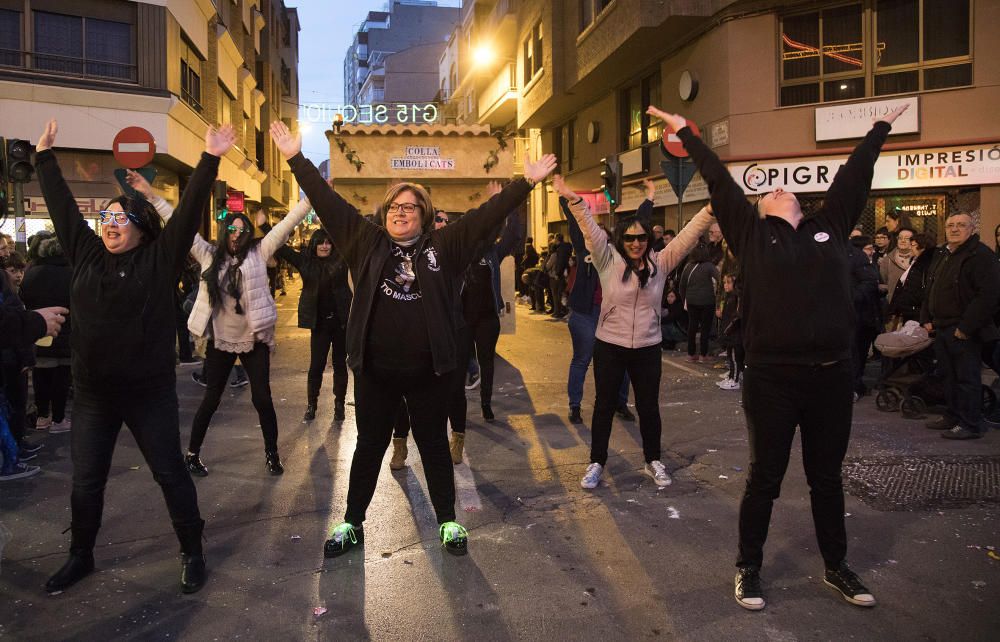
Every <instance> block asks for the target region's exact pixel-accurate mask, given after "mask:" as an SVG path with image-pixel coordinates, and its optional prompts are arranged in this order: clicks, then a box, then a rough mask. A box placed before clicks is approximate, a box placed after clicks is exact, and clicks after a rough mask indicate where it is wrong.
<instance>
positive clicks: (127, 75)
mask: <svg viewBox="0 0 1000 642" xmlns="http://www.w3.org/2000/svg"><path fill="white" fill-rule="evenodd" d="M33 15H34V34H33V39H34V42H35V49H34V52H33V59H34V63H33V64H34V68H35V69H38V70H42V71H51V72H56V73H62V74H71V75H75V76H90V77H98V78H111V79H114V80H124V81H128V82H134V81H135V80H136V66H135V64H133V59H134V52H133V41H132V40H133V39H132V25H130V24H128V23H124V22H114V21H111V20H99V19H97V18H83V17H80V16H67V15H63V14H59V13H49V12H46V11H35V12H34V13H33Z"/></svg>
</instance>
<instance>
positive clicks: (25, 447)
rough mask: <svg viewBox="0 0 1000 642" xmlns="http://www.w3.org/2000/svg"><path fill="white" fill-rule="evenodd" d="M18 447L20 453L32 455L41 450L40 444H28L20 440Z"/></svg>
mask: <svg viewBox="0 0 1000 642" xmlns="http://www.w3.org/2000/svg"><path fill="white" fill-rule="evenodd" d="M18 447H19V448H20V450H21V452H24V453H29V454H32V453H37V452H38V451H39V450H41V449H42V444H31V443H28V441H27V440H25V439H22V440H21V443H20V444H19V445H18Z"/></svg>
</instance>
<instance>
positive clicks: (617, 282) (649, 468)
mask: <svg viewBox="0 0 1000 642" xmlns="http://www.w3.org/2000/svg"><path fill="white" fill-rule="evenodd" d="M552 186H553V187H554V188H555V189H556V191H557V192H559V195H560V196H562V197H563V198H565V199H566V201H567V202H568V203H569V208H570V211H571V212H572V214H573V217H574V218H576V221H577V223H579V224H580V230H581V232H583V239H584V242H585V244H586V246H587V249H588V250H589V251H590V258H591V261H592V265H593V266H594V268H595V269H596V270H597V274H598V276H599V278H600V280H601V316H600V319H599V320H598V322H597V330H596V332H595V333H594V334H595V337H596V338H595V341H594V388H595V392H596V398H595V400H594V417H593V420H592V421H591V443H590V465H589V466H588V467H587V470H586V472H585V473H584V475H583V479H582V480H580V486H582V487H583V488H588V489H590V488H597V486H598V484H600V481H601V475H602V474H603V472H604V466H605V465H606V463H607V459H608V442H609V441H610V439H611V420H612V418H613V417H614V414H615V409H617V408H618V405H619V400H618V399H619V394H620V390H621V386H622V379H623V378H624V376H625V374H626V373H628V376H629V379H630V380H631V381H632V390H633V391H634V392H635V409H636V411H637V412H638V415H639V432H640V433H641V434H642V451H643V456H644V458H645V460H646V466H645V471H646V474H647V475H649V476H650V477H652V478H653V481H654V482H655V483H656V485H657V486H660V487H663V486H667V485H669V484H670V483H671V482H672V480H671V479H670V475H669V474H668V473H667V469H666V466H664V465H663V462H662V461H660V433H661V430H662V426H661V423H660V402H659V397H660V375H661V374H662V368H663V364H662V362H661V360H660V359H661V357H660V343H661V342H662V341H663V336H662V331H661V330H660V314H661V312H662V309H661V304H660V302H661V301H662V299H663V287H664V285H665V284H666V282H667V275H668V274H670V272H671V271H673V270H674V269H675V268H676V267H677V265H678V264H679V263H680V262H681V259H683V258H684V257H685V256H686V255H687V253H688V252H690V251H691V249H692V248H693V247H695V246H696V245H697V244H698V238H699V237H700V236H701V235H702V234H704V233H705V232H707V231H708V228H709V227H710V226H711V225H712V223H713V222H714V220H715V219H714V218H713V217H712V213H711V209H710V208H708V207H706V208H703V209H702V210H701V211H700V212H698V213H697V214H695V215H694V218H693V219H691V221H690V222H689V223H688V224H687V225H685V226H684V229H682V230H681V231H680V234H678V235H677V238H675V239H674V240H673V241H671V242H670V244H668V245H667V246H666V247H665V248H664V249H663V250H661V251H659V252H653V251H651V248H650V245H651V242H652V240H653V228H652V224H651V223H650V221H649V219H648V217H646V216H644V215H641V214H639V213H635V214H631V215H626V216H622V217H620V218H619V220H618V222H617V224H616V225H615V231H614V236H613V240H612V242H610V243H609V242H608V235H607V233H606V232H605V231H604V230H603V229H601V227H600V226H599V225H598V224H597V221H595V220H594V216H593V215H592V214H591V212H590V207H589V206H588V205H587V202H586V201H585V200H583V198H582V197H580V196H579V195H577V194H576V193H575V192H574V191H573V190H571V189H570V188H569V187H567V186H566V183H565V182H563V178H562V176H556V177H555V180H554V181H553V182H552Z"/></svg>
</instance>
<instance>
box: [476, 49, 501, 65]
mask: <svg viewBox="0 0 1000 642" xmlns="http://www.w3.org/2000/svg"><path fill="white" fill-rule="evenodd" d="M496 59H497V54H496V52H495V51H494V50H493V47H492V46H490V45H488V44H480V45H479V46H477V47H476V48H475V49H473V51H472V64H473V65H475V66H476V67H480V68H483V67H489V66H490V65H492V64H493V62H494V61H496Z"/></svg>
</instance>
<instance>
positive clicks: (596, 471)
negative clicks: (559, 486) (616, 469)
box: [580, 462, 604, 488]
mask: <svg viewBox="0 0 1000 642" xmlns="http://www.w3.org/2000/svg"><path fill="white" fill-rule="evenodd" d="M603 472H604V466H602V465H600V464H598V463H597V462H594V463H592V464H591V465H589V466H587V472H585V473H584V474H583V479H581V480H580V486H582V487H583V488H597V486H598V484H600V483H601V473H603Z"/></svg>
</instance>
